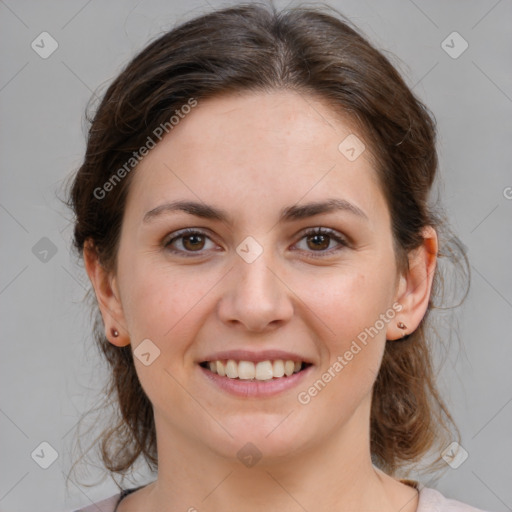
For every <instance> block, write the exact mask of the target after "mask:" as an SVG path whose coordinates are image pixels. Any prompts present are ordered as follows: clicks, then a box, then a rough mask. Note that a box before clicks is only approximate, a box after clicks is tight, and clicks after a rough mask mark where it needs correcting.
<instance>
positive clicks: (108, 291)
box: [83, 241, 130, 347]
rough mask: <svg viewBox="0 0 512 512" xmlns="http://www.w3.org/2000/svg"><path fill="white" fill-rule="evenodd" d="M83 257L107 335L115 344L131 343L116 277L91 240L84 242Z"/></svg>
mask: <svg viewBox="0 0 512 512" xmlns="http://www.w3.org/2000/svg"><path fill="white" fill-rule="evenodd" d="M83 257H84V264H85V270H86V272H87V275H88V276H89V279H90V281H91V284H92V286H93V288H94V292H95V295H96V300H97V301H98V306H99V308H100V312H101V316H102V318H103V324H104V326H105V336H106V337H107V339H108V340H109V341H110V343H112V344H113V345H116V346H118V347H124V346H126V345H129V344H130V337H129V335H128V332H127V330H126V325H125V319H124V312H123V308H122V304H121V300H120V296H119V293H118V291H117V288H116V285H115V278H114V277H113V276H112V275H111V273H109V272H107V270H106V269H105V268H104V267H103V265H102V264H101V263H100V261H99V258H98V253H97V251H96V248H95V247H94V245H93V244H92V242H90V241H86V242H85V243H84V249H83Z"/></svg>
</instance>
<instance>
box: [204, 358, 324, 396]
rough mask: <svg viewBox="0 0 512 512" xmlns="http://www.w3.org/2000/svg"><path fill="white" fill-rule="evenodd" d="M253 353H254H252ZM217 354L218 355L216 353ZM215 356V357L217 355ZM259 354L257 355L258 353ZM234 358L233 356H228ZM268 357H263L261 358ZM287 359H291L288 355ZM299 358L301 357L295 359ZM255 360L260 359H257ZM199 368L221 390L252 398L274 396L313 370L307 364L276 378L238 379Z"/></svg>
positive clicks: (288, 388) (297, 382)
mask: <svg viewBox="0 0 512 512" xmlns="http://www.w3.org/2000/svg"><path fill="white" fill-rule="evenodd" d="M253 355H255V354H254V353H253ZM217 356H218V355H217ZM217 356H216V357H217ZM258 356H259V355H258ZM228 359H235V358H228ZM266 359H269V358H268V357H267V358H264V359H263V360H266ZM276 359H280V357H276ZM289 359H292V360H293V358H291V357H289ZM242 360H244V361H255V360H254V359H242ZM295 360H297V361H298V360H301V359H295ZM257 361H260V359H258V360H257ZM197 367H198V368H199V370H200V371H201V372H202V373H203V375H204V376H205V377H206V378H207V379H208V380H209V381H210V383H213V384H215V385H216V386H218V387H219V388H220V389H221V390H223V391H226V392H227V393H229V394H231V395H234V396H238V397H244V398H248V397H253V398H266V397H271V396H275V395H277V394H279V393H284V392H285V391H288V390H290V389H292V388H294V387H296V386H297V385H298V384H299V383H300V382H302V381H303V380H304V379H305V378H306V377H307V376H308V375H309V374H310V373H311V371H312V370H313V368H314V366H313V365H311V366H308V367H306V368H305V369H304V370H301V371H300V372H298V373H294V374H292V375H290V376H289V377H280V378H278V379H272V380H260V381H258V380H240V379H230V378H229V377H221V376H220V375H219V374H217V373H213V372H211V371H210V370H208V369H206V368H203V367H202V366H200V365H198V366H197Z"/></svg>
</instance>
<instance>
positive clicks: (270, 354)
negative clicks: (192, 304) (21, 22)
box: [199, 350, 311, 363]
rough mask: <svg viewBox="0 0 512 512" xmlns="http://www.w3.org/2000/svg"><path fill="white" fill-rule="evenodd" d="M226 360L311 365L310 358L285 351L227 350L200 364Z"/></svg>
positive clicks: (205, 359) (203, 360) (211, 356)
mask: <svg viewBox="0 0 512 512" xmlns="http://www.w3.org/2000/svg"><path fill="white" fill-rule="evenodd" d="M226 359H233V360H235V361H253V362H254V363H257V362H259V361H268V360H271V361H275V360H276V359H282V360H283V361H290V360H291V361H299V362H304V363H311V361H310V360H309V359H308V358H306V357H304V356H301V355H300V354H294V353H293V352H286V351H284V350H262V351H260V352H252V351H250V350H225V351H222V352H215V353H213V354H210V355H207V356H206V357H204V358H203V359H201V360H200V361H199V362H200V363H203V362H205V361H224V360H226Z"/></svg>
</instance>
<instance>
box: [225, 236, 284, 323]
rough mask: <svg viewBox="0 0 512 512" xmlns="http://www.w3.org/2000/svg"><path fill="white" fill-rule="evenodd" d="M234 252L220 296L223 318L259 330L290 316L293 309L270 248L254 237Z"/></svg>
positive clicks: (245, 241)
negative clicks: (230, 267)
mask: <svg viewBox="0 0 512 512" xmlns="http://www.w3.org/2000/svg"><path fill="white" fill-rule="evenodd" d="M248 238H250V237H248ZM268 240H269V238H267V241H268ZM237 253H238V254H237V255H236V256H235V260H234V268H233V272H232V275H231V278H230V279H229V284H228V287H227V289H225V291H224V294H223V297H222V304H221V308H220V314H221V317H222V320H224V321H231V322H233V321H237V322H238V323H241V324H244V325H245V326H246V327H247V328H249V329H251V330H260V329H263V328H264V327H265V326H266V325H268V324H269V323H275V322H276V321H277V320H286V319H288V318H290V316H291V315H292V314H293V308H292V304H291V302H290V297H289V296H288V293H287V287H286V286H285V285H284V284H283V283H282V282H281V279H279V277H278V275H279V270H278V267H279V265H278V264H277V263H276V262H277V258H276V257H275V254H274V252H273V249H272V248H271V247H267V246H265V247H264V246H263V244H260V243H259V242H257V241H256V240H255V239H252V240H251V239H246V240H244V241H243V242H242V243H241V244H240V245H239V246H238V247H237Z"/></svg>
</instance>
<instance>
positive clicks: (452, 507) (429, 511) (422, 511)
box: [75, 480, 485, 512]
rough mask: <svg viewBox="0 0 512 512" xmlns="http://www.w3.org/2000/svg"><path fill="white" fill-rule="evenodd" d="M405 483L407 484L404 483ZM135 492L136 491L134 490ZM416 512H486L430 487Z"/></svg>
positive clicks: (112, 506) (115, 499) (114, 499)
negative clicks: (445, 495) (452, 498)
mask: <svg viewBox="0 0 512 512" xmlns="http://www.w3.org/2000/svg"><path fill="white" fill-rule="evenodd" d="M404 483H406V482H405V481H404ZM407 483H408V484H409V485H411V484H412V486H413V487H415V488H416V489H418V484H416V483H415V482H413V481H410V480H409V481H407ZM133 490H135V489H133ZM127 494H129V491H123V492H122V493H119V494H115V495H114V496H111V497H110V498H107V499H106V500H103V501H99V502H98V503H94V504H93V505H89V506H88V507H85V508H81V509H80V510H77V511H75V512H98V511H101V512H116V509H117V505H118V504H119V502H120V501H121V499H122V498H123V497H124V496H126V495H127ZM416 512H485V511H483V510H481V509H478V508H475V507H472V506H471V505H466V504H465V503H461V502H460V501H456V500H451V499H448V498H445V497H444V496H443V495H442V494H441V493H440V492H439V491H436V490H435V489H432V488H429V487H423V489H421V490H420V491H419V501H418V508H417V509H416Z"/></svg>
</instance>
